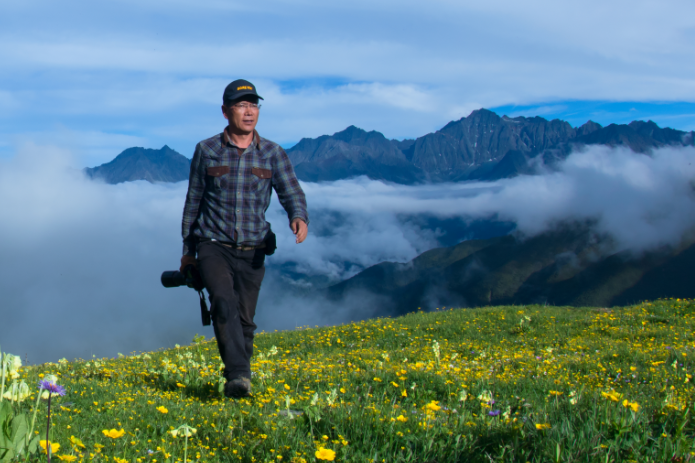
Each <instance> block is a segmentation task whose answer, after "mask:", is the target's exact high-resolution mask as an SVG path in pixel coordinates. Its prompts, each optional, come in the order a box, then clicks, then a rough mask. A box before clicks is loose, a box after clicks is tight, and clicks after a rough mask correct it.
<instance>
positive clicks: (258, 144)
mask: <svg viewBox="0 0 695 463" xmlns="http://www.w3.org/2000/svg"><path fill="white" fill-rule="evenodd" d="M222 140H224V144H225V145H232V146H234V147H235V148H239V147H238V146H237V145H236V144H235V143H234V142H232V139H231V138H230V137H229V135H228V134H227V127H225V128H224V130H223V131H222ZM251 144H252V145H256V148H258V149H261V136H260V135H258V132H257V131H256V129H253V141H252V142H251Z"/></svg>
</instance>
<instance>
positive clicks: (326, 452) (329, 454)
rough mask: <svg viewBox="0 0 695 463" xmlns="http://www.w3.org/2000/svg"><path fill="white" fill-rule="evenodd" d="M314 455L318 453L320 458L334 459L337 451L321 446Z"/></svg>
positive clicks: (317, 456) (317, 455)
mask: <svg viewBox="0 0 695 463" xmlns="http://www.w3.org/2000/svg"><path fill="white" fill-rule="evenodd" d="M314 455H316V458H318V459H319V460H328V461H333V460H335V452H334V451H333V450H331V449H325V448H323V447H321V448H320V449H318V450H317V451H316V452H315V453H314Z"/></svg>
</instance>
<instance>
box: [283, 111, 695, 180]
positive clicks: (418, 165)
mask: <svg viewBox="0 0 695 463" xmlns="http://www.w3.org/2000/svg"><path fill="white" fill-rule="evenodd" d="M694 138H695V137H694V136H693V132H692V131H691V132H683V131H680V130H674V129H670V128H660V127H659V126H658V125H657V124H656V123H654V122H652V121H647V122H644V121H634V122H631V123H630V124H627V125H624V124H611V125H609V126H607V127H602V126H601V125H600V124H598V123H596V122H593V121H588V122H587V123H586V124H584V125H582V126H581V127H578V128H574V127H572V126H571V125H570V124H569V123H568V122H566V121H561V120H559V119H554V120H551V121H548V120H546V119H544V118H542V117H529V118H527V117H515V118H510V117H507V116H502V117H500V116H498V115H497V114H495V113H494V112H492V111H489V110H487V109H479V110H476V111H473V112H472V113H471V114H470V115H469V116H468V117H464V118H462V119H459V120H458V121H452V122H449V123H448V124H447V125H446V126H444V127H443V128H442V129H441V130H438V131H436V132H434V133H429V134H427V135H424V136H422V137H420V138H417V139H416V140H403V141H397V140H389V139H387V138H386V137H384V135H383V134H381V133H379V132H376V131H371V132H366V131H364V130H362V129H359V128H357V127H355V126H350V127H348V128H347V129H345V130H343V131H342V132H338V133H335V134H333V135H330V136H328V135H324V136H321V137H318V138H304V139H302V140H301V141H300V142H299V143H297V144H296V145H295V146H293V147H292V148H290V149H288V150H287V154H288V155H289V157H290V159H291V160H292V163H293V165H294V166H295V170H296V172H297V176H298V177H299V179H300V180H304V181H309V182H316V181H331V180H338V179H344V178H349V177H355V176H359V175H366V176H367V177H369V178H371V179H374V180H385V181H390V182H395V183H402V184H415V183H423V182H456V181H461V180H497V179H500V178H507V177H513V176H516V175H519V174H531V173H533V167H532V166H533V163H532V162H529V161H531V160H533V159H534V158H536V159H538V160H542V161H543V163H544V164H545V165H553V164H555V163H557V162H558V161H561V160H563V159H565V158H566V157H567V156H568V155H569V154H570V153H571V152H572V151H573V150H578V149H582V148H583V147H585V146H587V145H608V146H624V147H627V148H629V149H631V150H632V151H634V152H636V153H645V154H648V153H649V152H650V151H651V150H652V149H654V148H658V147H662V146H668V145H671V146H685V145H690V146H692V145H693V140H694Z"/></svg>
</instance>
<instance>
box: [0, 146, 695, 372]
mask: <svg viewBox="0 0 695 463" xmlns="http://www.w3.org/2000/svg"><path fill="white" fill-rule="evenodd" d="M694 161H695V149H693V148H664V149H659V150H656V151H655V152H654V153H653V154H652V155H651V156H647V155H640V154H634V153H632V152H629V151H627V150H623V149H611V148H607V147H592V148H590V149H588V150H586V151H583V152H579V153H574V154H572V155H571V156H570V157H569V158H568V159H567V160H566V161H565V162H564V163H562V164H561V165H560V166H559V168H558V169H557V170H553V171H547V172H545V173H544V174H543V175H537V176H520V177H516V178H512V179H503V180H499V181H496V182H464V183H456V184H439V185H420V186H404V185H393V184H384V183H382V182H378V181H372V180H369V179H367V178H357V179H352V180H342V181H337V182H332V183H322V184H313V183H305V184H303V187H304V190H305V192H306V194H307V201H308V204H309V212H310V217H311V224H310V226H309V229H310V234H309V237H308V238H307V240H306V241H305V242H304V243H302V244H299V245H298V244H295V242H294V236H293V235H292V234H291V232H290V230H289V228H288V226H287V217H286V215H285V213H284V211H283V210H282V209H281V208H280V206H279V204H278V203H277V201H276V200H274V201H273V203H272V204H271V207H270V209H269V210H268V213H267V219H268V220H269V221H270V222H271V223H272V224H273V229H274V231H275V232H276V233H277V235H278V251H277V253H276V254H275V255H274V256H272V257H270V258H268V261H267V266H268V273H267V277H266V280H265V281H264V283H263V288H262V290H261V298H260V301H259V306H258V311H257V322H258V325H259V329H263V330H273V329H291V328H294V327H296V326H303V325H317V324H318V325H321V324H331V323H342V322H345V321H349V320H352V319H358V318H361V317H365V316H369V314H370V311H371V310H372V309H373V307H374V305H376V304H380V303H383V302H384V301H383V300H381V299H380V296H379V295H366V294H360V295H352V296H351V297H350V298H347V299H346V300H345V301H341V302H339V303H329V302H327V301H325V300H322V299H321V298H319V297H318V296H316V295H315V292H312V291H308V292H307V291H303V292H302V291H299V292H295V291H292V286H293V285H292V281H290V280H288V278H287V272H285V271H283V269H286V268H290V267H291V269H292V272H293V274H294V275H300V276H301V277H302V278H308V279H311V278H320V279H323V281H340V280H342V279H345V278H348V277H350V276H352V275H354V274H355V273H357V272H359V271H360V270H362V269H364V268H366V267H368V266H370V265H374V264H376V263H379V262H382V261H396V262H407V261H409V260H411V259H412V258H414V257H416V256H417V255H418V254H420V253H422V252H424V251H425V250H427V249H431V248H433V247H437V246H440V245H441V243H442V236H443V232H442V230H439V229H436V228H435V229H433V228H431V227H428V226H427V225H426V223H427V222H425V221H418V220H412V218H413V217H418V216H424V215H427V216H435V217H437V218H439V219H447V218H459V219H461V220H462V221H467V220H468V221H474V220H481V219H485V220H496V221H503V222H513V223H515V224H516V232H517V233H518V235H519V236H520V237H523V236H533V235H536V234H538V233H541V232H543V231H545V230H549V229H551V228H553V227H555V226H557V225H558V224H560V223H563V222H567V221H586V220H591V221H593V223H594V224H595V225H594V226H595V228H596V230H597V231H598V232H601V233H605V234H609V235H611V236H612V237H613V238H614V242H615V243H616V246H615V248H614V249H613V250H612V251H619V250H632V251H634V252H636V253H639V252H641V251H643V250H648V249H653V248H656V247H660V246H663V245H675V244H678V243H679V241H680V240H681V238H682V237H683V236H684V235H685V234H686V233H688V232H690V231H692V230H693V227H694V226H695V193H694V184H693V181H694V179H695V165H693V164H694V163H695V162H694ZM71 163H72V159H71V155H70V153H69V152H66V151H62V150H60V149H58V148H55V147H51V146H38V145H31V144H28V145H24V146H22V147H21V148H19V149H18V150H17V152H16V154H15V156H14V157H12V158H11V159H9V160H3V161H0V195H1V197H2V202H1V203H0V211H1V213H2V217H3V220H2V221H0V253H2V256H3V260H2V262H3V265H2V266H0V297H2V305H3V310H2V312H1V315H0V348H2V349H3V350H6V351H9V352H12V353H14V354H18V355H21V356H22V357H25V356H26V358H27V359H28V361H29V362H30V363H38V362H45V361H56V360H58V359H59V358H62V357H66V358H68V359H72V358H78V357H79V358H90V357H91V356H92V355H96V356H113V355H115V354H116V353H118V352H122V353H124V354H127V353H130V352H133V351H142V350H155V349H158V348H162V347H169V346H172V345H173V344H175V343H180V344H184V343H188V342H189V341H190V340H191V339H192V337H193V335H195V334H196V333H201V334H205V335H207V336H212V330H211V328H209V327H206V328H203V327H202V326H201V325H200V318H199V310H198V308H197V307H198V302H197V295H196V294H195V292H193V291H192V290H190V289H188V288H174V289H165V288H163V287H162V286H161V284H160V281H159V277H160V275H161V272H162V271H164V270H171V269H175V268H177V267H178V264H179V258H180V252H181V237H180V221H181V213H182V210H183V202H184V199H185V194H186V188H187V183H186V182H181V183H177V184H150V183H147V182H131V183H123V184H119V185H107V184H103V183H99V182H95V181H91V180H88V179H86V178H85V177H84V176H83V175H82V173H81V171H78V170H75V169H71V168H69V167H67V166H69V165H71ZM300 286H301V285H300ZM299 289H300V290H301V287H300V288H299Z"/></svg>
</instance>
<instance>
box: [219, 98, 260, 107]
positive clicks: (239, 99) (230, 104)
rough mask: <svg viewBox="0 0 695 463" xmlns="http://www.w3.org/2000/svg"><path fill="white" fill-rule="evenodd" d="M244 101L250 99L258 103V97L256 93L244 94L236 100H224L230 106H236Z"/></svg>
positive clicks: (251, 101) (250, 101)
mask: <svg viewBox="0 0 695 463" xmlns="http://www.w3.org/2000/svg"><path fill="white" fill-rule="evenodd" d="M242 101H248V102H249V103H253V104H258V97H257V96H256V95H244V96H241V97H239V98H237V99H235V100H224V102H223V104H224V105H225V106H226V107H228V108H229V107H230V106H234V105H235V104H237V103H241V102H242Z"/></svg>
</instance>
